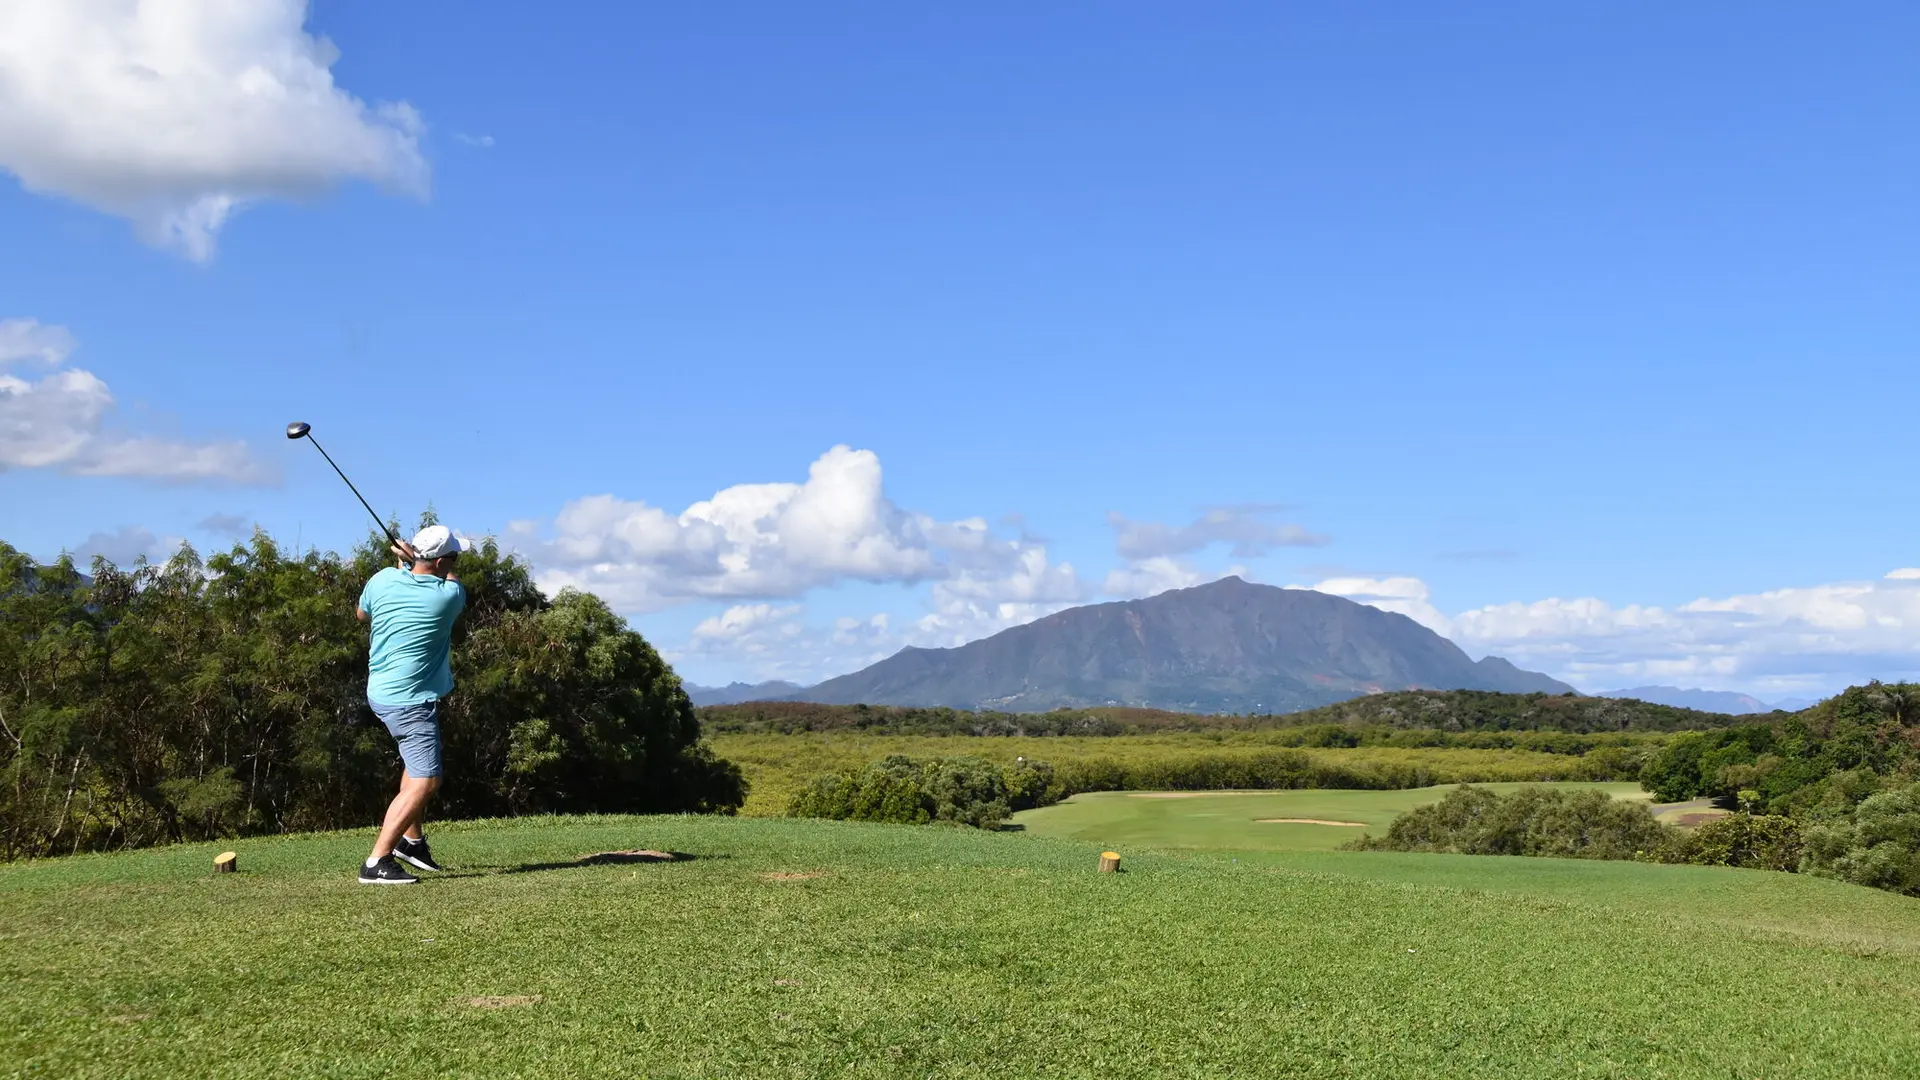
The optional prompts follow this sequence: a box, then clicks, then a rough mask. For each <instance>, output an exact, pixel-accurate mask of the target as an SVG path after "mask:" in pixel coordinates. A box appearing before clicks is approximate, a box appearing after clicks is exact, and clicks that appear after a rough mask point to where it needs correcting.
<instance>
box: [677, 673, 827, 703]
mask: <svg viewBox="0 0 1920 1080" xmlns="http://www.w3.org/2000/svg"><path fill="white" fill-rule="evenodd" d="M682 689H684V690H686V692H687V698H688V699H689V700H691V701H692V702H693V703H694V704H695V705H732V704H734V703H736V702H741V701H779V700H781V699H782V698H788V697H792V696H793V695H794V694H797V693H799V692H800V691H801V690H803V689H805V688H804V687H802V686H801V685H800V684H799V683H790V682H784V681H782V680H779V679H775V680H774V681H772V682H763V683H743V682H734V683H728V684H727V685H725V686H695V685H693V684H692V683H687V684H685V685H684V686H683V687H682Z"/></svg>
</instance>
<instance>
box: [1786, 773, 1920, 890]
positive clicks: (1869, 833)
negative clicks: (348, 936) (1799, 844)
mask: <svg viewBox="0 0 1920 1080" xmlns="http://www.w3.org/2000/svg"><path fill="white" fill-rule="evenodd" d="M1801 868H1802V869H1804V870H1805V871H1807V872H1808V873H1813V874H1819V875H1822V876H1824V877H1836V878H1839V879H1840V880H1842V881H1851V882H1853V883H1854V884H1856V885H1871V886H1872V887H1874V888H1876V889H1887V890H1890V891H1892V892H1899V893H1906V894H1907V895H1909V896H1920V783H1915V784H1908V785H1906V786H1905V787H1900V788H1894V789H1892V790H1889V791H1883V792H1880V793H1879V794H1877V795H1871V796H1868V797H1867V798H1866V799H1864V800H1862V801H1861V803H1860V805H1859V806H1856V807H1854V809H1853V813H1852V814H1851V815H1849V817H1848V818H1846V819H1844V820H1831V821H1827V822H1824V823H1822V824H1818V825H1815V826H1812V827H1811V828H1809V829H1808V830H1807V834H1806V855H1805V857H1804V858H1803V860H1802V862H1801Z"/></svg>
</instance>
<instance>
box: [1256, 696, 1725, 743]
mask: <svg viewBox="0 0 1920 1080" xmlns="http://www.w3.org/2000/svg"><path fill="white" fill-rule="evenodd" d="M1286 719H1287V722H1288V723H1290V724H1348V725H1356V726H1384V727H1399V728H1426V729H1433V730H1438V731H1565V732H1573V733H1587V732H1601V731H1689V730H1703V729H1706V728H1721V727H1728V726H1731V725H1733V724H1737V723H1740V722H1741V718H1740V717H1738V716H1733V715H1730V714H1727V713H1713V712H1702V711H1700V710H1698V709H1680V708H1675V707H1673V706H1671V705H1656V704H1654V703H1652V702H1647V701H1636V700H1633V699H1628V698H1605V697H1579V696H1575V695H1571V694H1488V693H1482V692H1479V691H1473V690H1454V691H1433V690H1413V691H1406V692H1403V693H1397V694H1375V695H1373V696H1371V697H1363V698H1355V699H1354V700H1352V701H1343V702H1340V703H1339V704H1337V705H1328V706H1326V707H1325V708H1320V709H1313V710H1311V711H1308V712H1302V713H1295V714H1293V715H1292V716H1289V717H1287V718H1286Z"/></svg>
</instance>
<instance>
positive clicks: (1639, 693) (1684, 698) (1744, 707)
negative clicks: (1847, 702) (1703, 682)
mask: <svg viewBox="0 0 1920 1080" xmlns="http://www.w3.org/2000/svg"><path fill="white" fill-rule="evenodd" d="M1594 696H1595V697H1607V698H1634V699H1636V700H1639V701H1648V702H1652V703H1653V704H1655V705H1672V706H1673V707H1675V708H1677V709H1698V710H1699V711H1701V712H1712V713H1728V714H1730V715H1733V716H1744V715H1746V714H1747V713H1763V712H1772V711H1773V710H1774V706H1772V705H1769V704H1767V703H1766V702H1764V701H1761V700H1760V699H1759V698H1757V697H1750V696H1748V695H1746V694H1736V693H1734V692H1733V691H1731V690H1682V689H1681V688H1679V687H1677V686H1636V687H1634V688H1633V689H1631V690H1602V691H1600V692H1599V693H1598V694H1595V695H1594Z"/></svg>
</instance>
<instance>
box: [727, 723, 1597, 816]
mask: <svg viewBox="0 0 1920 1080" xmlns="http://www.w3.org/2000/svg"><path fill="white" fill-rule="evenodd" d="M1289 734H1290V733H1289V732H1286V731H1177V732H1165V733H1161V734H1154V735H1123V736H1098V737H1081V736H1074V735H1052V736H1047V737H1044V738H1041V737H1032V736H1028V737H1021V736H992V737H985V738H982V737H969V736H965V735H873V734H868V733H865V732H859V731H821V732H803V733H800V734H794V735H738V734H725V733H722V734H717V735H713V736H711V737H709V738H708V740H707V742H708V743H709V744H710V745H711V746H712V747H713V749H714V752H715V753H717V754H719V755H720V756H721V757H724V758H726V759H727V760H728V761H732V762H734V763H736V764H738V765H739V766H740V767H741V768H742V769H743V770H745V772H746V776H747V780H748V781H749V783H750V786H749V788H748V791H747V802H746V805H745V806H743V807H742V808H741V811H740V812H741V813H742V814H745V815H747V816H749V817H777V816H779V815H781V814H784V813H785V812H786V809H787V803H788V802H789V801H790V800H791V799H792V798H793V796H794V794H795V793H797V792H798V791H800V789H802V788H804V787H805V786H806V785H807V782H808V781H810V780H812V779H813V778H814V777H816V776H819V775H820V774H822V773H827V772H837V771H843V770H848V769H858V768H860V767H861V766H863V765H865V764H867V763H868V762H870V761H877V760H879V759H880V758H883V757H886V756H887V755H889V754H906V755H908V756H910V757H941V756H944V755H948V754H967V755H972V756H976V757H982V758H985V759H987V760H988V761H992V762H995V763H997V764H1000V765H1011V764H1013V762H1014V760H1015V759H1016V758H1020V757H1026V758H1029V759H1031V760H1035V761H1045V762H1050V763H1052V764H1054V765H1063V764H1066V763H1068V762H1072V761H1086V760H1108V761H1118V762H1129V763H1135V764H1139V763H1146V762H1156V761H1166V760H1170V759H1180V758H1191V757H1193V756H1195V755H1198V754H1225V755H1230V756H1231V755H1252V754H1258V753H1261V752H1265V751H1271V750H1274V749H1277V748H1279V747H1281V746H1283V745H1285V743H1284V740H1285V739H1286V738H1287V737H1288V736H1289ZM1303 752H1304V753H1305V754H1306V755H1307V756H1308V757H1310V758H1312V759H1314V760H1316V761H1321V762H1325V763H1327V764H1329V765H1339V766H1346V767H1352V768H1367V767H1370V766H1386V767H1402V768H1405V767H1419V768H1425V769H1428V770H1431V771H1432V773H1433V774H1434V776H1435V777H1437V778H1439V779H1442V780H1457V781H1463V782H1471V783H1498V782H1519V781H1553V780H1563V779H1565V778H1566V777H1567V776H1568V775H1570V774H1573V770H1575V769H1578V768H1579V767H1580V759H1579V758H1577V757H1574V756H1572V755H1569V754H1544V753H1538V752H1534V751H1529V750H1464V749H1454V748H1447V747H1418V748H1401V747H1390V746H1358V747H1327V748H1314V749H1310V750H1305V751H1303Z"/></svg>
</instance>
